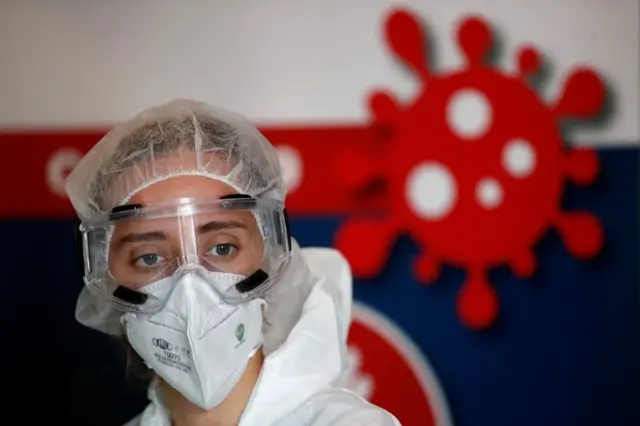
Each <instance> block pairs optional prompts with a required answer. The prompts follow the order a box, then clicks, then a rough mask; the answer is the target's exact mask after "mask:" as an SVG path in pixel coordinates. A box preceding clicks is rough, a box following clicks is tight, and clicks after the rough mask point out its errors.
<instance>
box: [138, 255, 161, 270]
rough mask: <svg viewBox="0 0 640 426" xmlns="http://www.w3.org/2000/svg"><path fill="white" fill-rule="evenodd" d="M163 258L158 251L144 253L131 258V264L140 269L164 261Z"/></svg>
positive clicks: (154, 265) (151, 266) (155, 265)
mask: <svg viewBox="0 0 640 426" xmlns="http://www.w3.org/2000/svg"><path fill="white" fill-rule="evenodd" d="M165 260H166V259H165V258H164V257H163V256H161V255H159V254H158V253H144V254H141V255H139V256H137V257H136V258H134V259H133V264H134V265H135V266H136V267H138V268H141V269H149V268H155V267H157V266H159V265H161V264H163V263H164V262H165Z"/></svg>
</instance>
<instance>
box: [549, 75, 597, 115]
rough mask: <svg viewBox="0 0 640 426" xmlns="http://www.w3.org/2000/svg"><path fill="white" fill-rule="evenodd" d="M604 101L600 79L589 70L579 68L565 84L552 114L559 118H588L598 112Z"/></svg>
mask: <svg viewBox="0 0 640 426" xmlns="http://www.w3.org/2000/svg"><path fill="white" fill-rule="evenodd" d="M604 100H605V87H604V83H603V82H602V79H601V78H600V77H599V76H598V75H597V74H596V73H594V72H593V71H591V70H589V69H586V68H579V69H577V70H575V71H574V72H573V73H572V74H571V75H570V76H569V79H568V80H567V82H566V83H565V86H564V91H563V92H562V94H561V95H560V100H559V101H558V103H557V104H556V106H555V108H554V112H555V114H556V116H557V117H559V118H590V117H594V116H595V115H597V114H598V113H599V112H600V110H601V108H602V107H603V105H604Z"/></svg>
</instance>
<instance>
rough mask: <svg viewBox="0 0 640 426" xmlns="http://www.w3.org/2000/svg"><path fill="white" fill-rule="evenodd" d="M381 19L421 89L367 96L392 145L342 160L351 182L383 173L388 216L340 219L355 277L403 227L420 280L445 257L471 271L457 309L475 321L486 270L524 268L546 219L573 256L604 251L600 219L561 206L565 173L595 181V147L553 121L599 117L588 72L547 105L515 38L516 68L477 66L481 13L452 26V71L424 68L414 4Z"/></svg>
mask: <svg viewBox="0 0 640 426" xmlns="http://www.w3.org/2000/svg"><path fill="white" fill-rule="evenodd" d="M385 27H386V39H387V43H388V44H389V45H390V47H391V49H392V50H393V51H394V52H395V54H396V55H397V56H398V57H399V58H400V59H401V60H402V61H403V62H404V63H405V64H406V65H407V66H408V67H409V68H410V69H411V70H412V72H413V73H414V74H415V75H416V76H417V77H418V78H419V80H420V82H421V87H420V92H419V94H418V96H417V97H415V98H414V99H413V100H412V101H411V103H409V104H407V105H401V104H400V103H399V102H397V101H396V100H395V99H394V97H393V96H392V95H391V94H389V93H386V92H377V93H374V94H373V95H372V96H371V98H370V107H371V110H372V114H373V116H374V122H375V123H376V124H377V125H381V126H384V127H386V128H388V129H390V130H391V133H390V134H391V140H390V142H389V145H388V152H387V153H386V155H384V156H381V157H384V158H381V159H380V160H373V159H370V160H369V161H358V162H356V161H353V159H350V160H349V164H348V171H349V175H350V176H349V179H348V184H349V185H350V187H351V189H354V190H356V189H359V188H363V187H365V186H367V185H368V184H370V183H371V182H373V181H376V180H379V179H384V180H385V181H386V183H387V185H388V190H389V191H390V192H389V194H390V197H389V200H390V205H389V206H388V214H387V216H386V217H382V218H381V217H376V218H359V217H355V218H352V219H349V220H347V221H346V222H345V223H344V224H343V226H341V228H340V229H339V231H338V234H337V236H336V238H337V239H336V245H337V247H338V248H339V249H340V250H342V251H343V253H344V254H345V255H346V256H347V257H348V259H349V260H350V262H351V265H352V268H353V271H354V273H355V274H356V276H360V277H372V276H375V275H377V274H378V273H379V272H380V271H381V270H382V268H384V266H385V263H386V261H387V257H388V256H389V253H390V251H391V249H392V248H393V244H394V242H395V239H396V238H397V237H398V236H399V235H401V234H408V235H410V236H411V237H412V238H413V239H414V241H416V243H417V244H418V246H419V247H420V250H421V252H420V255H419V256H418V258H417V259H416V261H415V273H416V275H417V277H418V279H419V280H420V281H421V282H425V283H430V282H433V281H434V280H436V279H437V278H438V275H439V267H440V265H441V264H443V263H448V264H452V265H456V266H458V267H462V268H463V269H464V270H465V271H466V272H467V276H466V279H465V282H464V283H463V286H462V288H461V290H460V293H459V295H458V299H457V311H458V315H459V317H460V319H461V320H462V322H463V323H465V324H466V325H467V326H469V327H471V328H477V329H481V328H484V327H487V326H489V325H491V324H492V323H493V321H494V320H495V318H496V316H497V314H498V311H499V306H498V305H499V302H498V298H497V296H496V294H495V292H494V290H493V288H492V287H491V285H490V284H489V282H488V280H487V271H488V270H489V269H490V268H493V267H495V266H499V265H503V264H508V265H509V266H510V267H511V269H512V270H513V271H514V273H515V274H516V275H517V276H520V277H528V276H530V275H531V274H532V273H533V272H534V271H535V269H536V258H535V255H534V253H533V248H534V246H535V245H536V243H537V242H538V241H539V240H540V239H541V237H542V236H543V235H544V234H545V233H546V232H547V231H548V230H549V229H550V228H551V227H555V228H556V229H557V230H558V233H559V234H560V236H561V238H562V240H563V242H564V244H565V246H566V247H567V250H568V251H569V252H570V253H571V254H572V255H573V256H574V257H576V258H586V257H590V256H593V255H595V254H597V253H598V251H599V250H600V248H601V246H602V243H603V235H602V229H601V226H600V223H599V221H598V220H597V218H596V217H595V216H594V215H592V214H590V213H586V212H571V213H569V212H564V211H562V209H561V200H562V196H563V192H564V187H565V183H566V181H567V180H570V181H572V182H573V183H575V184H577V185H588V184H590V183H592V182H593V181H594V180H595V178H596V176H597V173H598V168H599V164H598V158H597V156H596V154H595V152H594V151H592V150H587V149H579V150H576V149H565V147H564V144H563V140H562V136H561V133H560V130H559V125H558V124H559V121H560V120H562V119H566V118H574V119H575V118H579V119H586V118H590V117H593V116H595V115H596V114H597V113H598V112H599V111H600V109H601V108H602V106H603V105H604V99H605V90H604V85H603V83H602V81H601V79H600V78H599V77H598V76H597V75H596V74H595V73H594V72H593V71H591V70H589V69H585V68H579V69H575V70H574V71H573V73H572V74H571V75H570V76H569V77H568V79H567V81H566V83H565V85H564V88H563V91H562V93H561V95H560V96H559V98H558V99H559V100H558V101H557V102H556V103H553V104H550V105H549V104H547V103H545V102H544V101H543V100H541V99H540V97H539V96H538V95H537V93H536V92H535V91H534V89H532V88H531V87H530V86H529V85H528V82H527V79H528V78H530V77H532V76H534V75H535V74H536V72H537V71H540V68H541V63H542V59H541V57H540V55H539V53H538V52H537V51H536V50H535V49H533V48H531V47H526V48H522V49H521V50H520V51H519V53H518V61H517V72H516V73H515V74H513V75H512V74H508V73H506V72H502V71H501V70H498V69H495V68H492V67H490V66H487V65H485V58H486V57H487V56H488V54H489V53H490V50H491V48H492V44H493V40H492V32H491V29H490V27H489V26H488V25H487V24H486V23H485V22H484V21H483V20H482V19H481V18H478V17H471V18H468V19H466V20H464V21H463V22H462V23H461V24H460V26H459V28H458V35H457V42H458V45H459V46H460V48H461V51H462V53H463V55H464V58H465V62H466V66H465V67H464V68H462V69H461V70H456V71H453V72H449V73H434V72H433V70H432V69H430V67H429V66H428V65H429V64H428V58H427V48H426V45H425V36H424V34H423V31H422V27H421V24H420V22H419V21H418V19H416V18H415V17H414V16H413V15H412V14H411V13H409V12H407V11H403V10H397V11H394V12H393V13H391V14H390V15H389V17H388V19H387V21H386V25H385ZM342 167H347V165H345V164H343V166H342ZM343 170H345V171H346V170H347V169H343Z"/></svg>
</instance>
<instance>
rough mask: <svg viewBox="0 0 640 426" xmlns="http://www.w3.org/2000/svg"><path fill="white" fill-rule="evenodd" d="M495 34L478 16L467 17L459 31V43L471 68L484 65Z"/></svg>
mask: <svg viewBox="0 0 640 426" xmlns="http://www.w3.org/2000/svg"><path fill="white" fill-rule="evenodd" d="M492 43H493V35H492V34H491V29H490V28H489V27H488V26H487V24H486V23H485V22H484V21H483V20H482V19H480V18H478V17H471V18H467V19H466V20H465V21H464V22H463V23H462V24H461V25H460V30H459V32H458V44H459V45H460V48H461V49H462V51H463V52H464V56H465V57H466V59H467V63H468V64H469V67H470V68H478V67H481V66H483V65H484V62H485V59H486V56H487V55H488V54H489V52H490V50H491V45H492Z"/></svg>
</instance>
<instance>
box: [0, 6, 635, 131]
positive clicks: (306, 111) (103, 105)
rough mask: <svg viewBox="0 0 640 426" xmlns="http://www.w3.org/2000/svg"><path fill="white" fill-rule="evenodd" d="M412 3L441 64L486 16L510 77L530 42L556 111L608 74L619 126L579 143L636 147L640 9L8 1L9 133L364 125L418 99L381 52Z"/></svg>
mask: <svg viewBox="0 0 640 426" xmlns="http://www.w3.org/2000/svg"><path fill="white" fill-rule="evenodd" d="M399 3H407V4H410V5H411V6H412V7H413V8H414V9H415V10H417V11H418V12H420V13H421V15H422V17H423V18H424V19H425V21H426V22H427V23H428V24H429V25H430V26H431V28H432V30H433V32H434V33H435V34H436V36H437V40H436V46H437V49H438V55H439V56H438V57H439V63H438V64H437V67H439V68H441V69H448V68H450V67H453V66H458V65H459V64H460V63H461V59H460V56H459V54H458V51H457V50H456V47H455V45H454V41H453V38H452V35H453V33H454V31H455V26H454V23H455V22H456V21H457V20H458V19H459V18H460V17H461V16H462V14H464V13H466V12H482V13H484V14H486V15H487V16H489V17H490V19H491V21H492V22H493V24H494V25H495V26H496V27H497V28H498V29H499V30H500V31H501V33H502V34H503V35H505V40H504V41H505V53H506V55H505V57H503V58H502V59H503V63H504V65H505V66H506V67H507V68H509V69H511V68H512V64H513V63H514V55H513V52H514V49H515V48H516V47H517V46H518V45H519V44H520V43H522V42H532V43H534V44H535V45H537V46H539V47H540V48H541V49H542V51H543V52H544V53H545V54H546V55H547V56H548V58H549V59H550V61H551V62H552V64H553V66H554V68H553V74H552V79H551V81H550V82H549V84H548V86H547V89H548V90H547V91H546V93H545V94H544V96H545V97H547V98H549V99H552V98H553V97H554V96H555V95H556V93H557V92H558V89H559V87H560V85H561V82H562V80H563V78H564V77H565V76H566V72H567V70H568V69H569V68H570V67H571V66H573V65H575V64H578V63H586V64H591V65H593V66H594V67H596V68H597V69H598V70H599V71H600V72H602V73H603V74H604V75H605V76H606V77H607V79H608V81H609V82H610V85H611V87H612V88H613V90H614V92H615V94H616V102H617V105H616V106H617V114H616V115H615V117H614V120H613V121H612V122H611V124H610V126H609V127H608V128H606V129H603V130H596V131H593V130H591V131H586V132H582V133H579V134H577V137H578V138H580V139H581V140H582V141H598V142H602V141H603V140H604V141H607V142H613V143H620V142H624V143H638V141H640V124H639V122H640V120H639V119H638V118H639V117H640V108H639V104H640V99H639V98H640V85H639V79H640V78H639V76H640V64H639V62H640V59H639V51H640V30H639V29H638V17H639V16H640V1H638V0H447V1H446V2H445V1H444V0H415V1H407V2H398V1H396V2H394V1H386V0H322V1H320V0H318V1H302V0H182V1H180V0H173V1H171V0H136V1H133V0H109V1H98V0H94V1H91V0H39V1H37V0H3V1H1V2H0V126H3V127H16V126H25V125H87V124H88V125H91V124H96V123H103V122H111V121H116V120H120V119H123V118H127V117H128V116H130V115H132V114H134V113H136V112H137V111H138V110H140V109H142V108H145V107H147V106H148V105H150V104H154V103H159V102H164V101H166V100H167V99H169V98H173V97H193V98H199V99H203V100H206V101H208V102H212V103H215V104H219V105H222V106H225V107H227V108H229V109H234V110H237V111H239V112H242V113H244V114H245V115H248V116H249V117H250V118H252V119H254V120H255V121H257V122H258V123H261V124H262V123H264V124H270V123H278V124H287V123H294V122H306V123H308V122H316V123H317V122H336V121H345V120H346V121H364V120H365V119H366V110H365V108H364V95H365V93H366V92H367V91H368V90H369V89H371V88H373V87H376V86H380V85H384V86H389V87H391V88H394V89H397V91H398V92H399V93H400V94H401V95H403V96H411V95H412V93H413V92H412V90H413V87H414V83H413V80H412V79H411V78H410V77H408V74H407V73H405V72H404V71H403V70H402V69H401V68H400V67H399V66H398V64H397V63H396V62H394V60H393V58H392V56H391V55H390V52H389V51H388V50H387V48H386V46H385V45H384V44H383V43H382V41H381V37H382V36H381V20H382V19H383V18H384V16H385V11H386V10H387V9H388V7H389V6H390V5H393V4H399Z"/></svg>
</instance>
